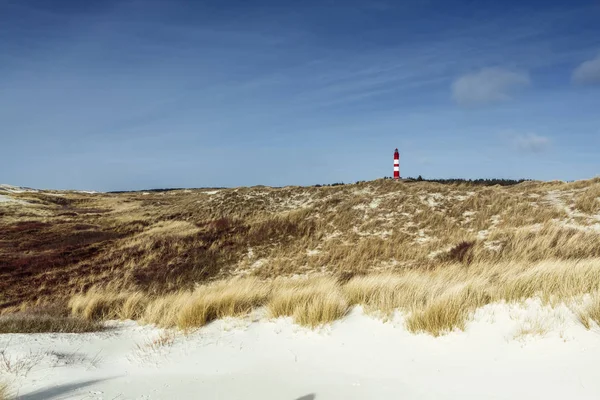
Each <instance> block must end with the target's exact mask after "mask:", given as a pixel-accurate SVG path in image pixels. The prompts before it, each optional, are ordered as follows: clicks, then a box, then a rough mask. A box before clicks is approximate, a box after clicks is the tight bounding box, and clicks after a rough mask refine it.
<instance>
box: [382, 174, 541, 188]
mask: <svg viewBox="0 0 600 400" xmlns="http://www.w3.org/2000/svg"><path fill="white" fill-rule="evenodd" d="M386 179H392V178H391V177H389V178H388V177H386ZM404 181H406V182H436V183H441V184H450V185H452V184H459V183H464V184H467V185H476V186H495V185H500V186H511V185H517V184H519V183H522V182H527V181H531V179H503V178H486V179H481V178H480V179H460V178H450V179H424V178H423V177H422V176H421V175H419V176H418V177H417V178H412V177H409V178H404Z"/></svg>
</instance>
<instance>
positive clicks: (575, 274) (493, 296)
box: [71, 259, 600, 336]
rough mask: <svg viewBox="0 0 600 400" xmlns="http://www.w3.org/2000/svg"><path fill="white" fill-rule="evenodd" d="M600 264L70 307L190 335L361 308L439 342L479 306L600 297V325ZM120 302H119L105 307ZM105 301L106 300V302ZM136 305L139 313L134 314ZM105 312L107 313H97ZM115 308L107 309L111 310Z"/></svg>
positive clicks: (477, 270) (235, 285)
mask: <svg viewBox="0 0 600 400" xmlns="http://www.w3.org/2000/svg"><path fill="white" fill-rule="evenodd" d="M598 282H600V259H589V260H581V261H541V262H538V263H536V264H532V265H527V264H526V265H524V264H520V263H498V264H494V265H489V264H473V265H470V266H469V267H468V268H465V267H464V265H462V264H451V265H447V266H446V267H444V268H437V269H433V270H429V271H415V270H407V271H404V272H396V273H393V274H391V273H381V274H371V275H366V276H355V277H351V278H350V279H347V280H340V279H338V278H336V277H334V276H327V275H321V276H308V277H305V278H278V279H272V280H260V279H258V278H256V277H246V278H235V279H231V280H222V281H217V282H214V283H211V284H207V285H201V286H199V287H197V288H196V289H195V290H192V291H180V292H178V293H172V294H168V295H164V296H163V295H158V296H147V297H144V296H143V295H142V294H141V293H139V292H133V293H111V292H110V291H106V292H104V293H102V292H101V291H100V290H99V289H94V290H90V291H89V292H87V293H84V294H79V295H77V296H75V297H74V300H73V301H71V307H72V312H73V315H74V316H76V317H81V318H85V319H92V320H96V319H97V318H98V317H99V316H101V317H103V318H124V316H126V317H127V318H134V319H138V320H140V321H143V322H146V323H154V324H157V325H159V326H163V327H178V328H180V329H183V330H189V329H194V328H198V327H201V326H204V325H206V324H208V323H210V322H211V321H214V320H216V319H219V318H223V317H236V316H244V315H247V314H248V313H250V312H252V311H253V310H256V309H258V308H261V307H264V308H266V310H267V311H268V315H269V316H270V317H273V318H277V317H292V318H293V320H294V322H296V323H298V324H300V325H304V326H308V327H317V326H319V325H322V324H327V323H330V322H333V321H335V320H337V319H340V318H343V317H344V316H345V315H346V314H347V313H348V311H349V310H350V308H351V307H352V306H354V305H361V306H363V307H364V309H365V310H366V312H368V313H374V314H376V315H379V316H383V317H384V318H385V317H386V316H390V315H391V314H392V313H393V312H394V311H396V310H399V311H402V312H404V313H405V314H406V316H407V317H406V327H407V329H408V330H409V331H411V332H426V333H429V334H432V335H434V336H439V335H442V334H444V333H447V332H449V331H452V330H455V329H459V330H463V329H465V327H466V324H467V322H468V321H469V319H470V318H471V316H472V315H473V313H474V312H475V310H477V309H478V308H479V307H482V306H484V305H486V304H489V303H492V302H500V301H506V302H518V301H522V300H525V299H528V298H535V297H539V298H541V299H542V300H543V301H545V302H548V303H552V304H556V303H560V302H564V303H570V302H572V301H574V299H577V298H580V297H582V296H583V295H585V294H587V293H595V294H594V295H593V296H592V298H593V301H592V303H591V304H590V305H589V306H588V307H587V308H586V310H585V319H584V317H583V315H584V314H582V316H581V319H582V323H584V322H583V321H584V320H585V321H588V320H592V321H596V322H598V320H600V301H598V298H599V296H598V295H597V291H596V292H594V291H595V290H597V286H598ZM106 298H109V299H110V298H113V299H114V301H109V300H106ZM99 299H101V300H99ZM131 304H135V305H136V307H137V308H136V307H133V308H134V309H135V312H131V311H125V308H127V309H128V310H130V309H131V308H132V307H131ZM98 305H101V307H100V309H101V311H96V310H95V309H94V307H98ZM107 307H108V308H107Z"/></svg>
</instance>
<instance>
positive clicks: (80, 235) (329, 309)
mask: <svg viewBox="0 0 600 400" xmlns="http://www.w3.org/2000/svg"><path fill="white" fill-rule="evenodd" d="M2 196H3V197H5V198H6V199H10V201H3V202H2V203H0V217H1V218H0V221H1V222H0V309H1V310H2V312H3V313H5V314H6V313H11V312H15V311H19V310H21V311H23V310H27V309H32V308H36V307H37V308H40V307H48V306H53V307H59V308H62V307H66V306H67V304H69V307H70V308H69V310H71V311H72V312H73V313H75V314H76V315H82V316H84V317H86V318H92V319H94V318H95V319H97V318H110V317H115V316H120V317H132V318H136V319H141V320H145V321H148V322H157V323H159V324H163V325H178V326H180V327H186V326H197V325H202V324H204V323H206V322H207V321H210V320H212V319H214V318H219V317H221V316H224V315H234V314H236V315H237V314H240V313H246V312H248V311H249V310H251V309H253V308H256V307H260V306H263V305H266V306H267V307H269V309H270V310H271V312H272V314H273V315H293V316H294V317H295V318H296V320H297V321H298V322H299V323H303V324H307V325H315V324H319V323H322V322H327V321H330V320H332V319H336V318H339V317H340V316H342V315H344V314H345V313H346V312H347V310H348V309H349V307H350V306H351V305H353V304H363V305H365V306H367V308H371V309H372V310H375V311H378V312H379V311H383V312H390V311H391V310H393V309H396V308H400V309H405V310H408V311H409V312H410V313H411V318H409V319H408V321H407V326H408V327H409V328H410V329H412V330H414V331H420V330H425V331H428V332H431V333H433V334H440V333H443V332H445V331H447V330H448V329H452V328H454V327H458V328H460V327H462V326H463V325H464V321H465V320H466V318H467V317H468V315H470V314H471V313H472V311H473V310H474V309H476V308H477V307H480V306H482V305H485V304H487V303H490V302H495V301H501V300H509V301H510V300H518V299H524V298H530V297H536V296H540V297H542V298H544V299H546V300H548V301H550V300H552V299H555V300H556V299H558V300H560V301H567V300H569V301H570V299H576V298H582V296H583V295H586V294H587V295H592V297H593V298H595V299H597V298H598V293H597V289H598V285H599V283H600V262H599V260H600V200H599V197H600V179H598V178H597V179H594V180H589V181H578V182H572V183H564V182H531V181H528V182H522V183H519V184H515V185H510V186H499V185H497V186H481V185H477V184H473V183H455V184H441V183H435V182H394V181H391V180H387V179H384V180H376V181H371V182H361V183H357V184H351V185H336V186H324V187H284V188H269V187H252V188H236V189H212V190H209V189H197V190H168V191H152V192H150V191H148V192H131V193H84V192H73V191H32V190H5V191H4V192H3V194H2ZM578 296H579V297H578ZM594 296H595V297H594ZM169 307H171V308H169ZM598 308H599V310H600V306H599V307H598ZM199 309H202V310H203V311H199ZM578 312H579V311H578ZM594 312H595V311H594V310H593V308H590V307H587V308H585V310H584V309H582V310H580V314H581V315H582V321H589V319H588V316H587V315H589V316H590V318H592V319H593V318H594V315H595V314H594ZM595 318H598V316H596V317H595ZM585 323H586V324H589V322H585Z"/></svg>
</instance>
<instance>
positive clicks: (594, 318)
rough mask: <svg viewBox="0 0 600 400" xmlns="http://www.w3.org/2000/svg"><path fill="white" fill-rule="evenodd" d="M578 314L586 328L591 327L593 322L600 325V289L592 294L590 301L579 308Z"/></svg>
mask: <svg viewBox="0 0 600 400" xmlns="http://www.w3.org/2000/svg"><path fill="white" fill-rule="evenodd" d="M578 316H579V320H580V321H581V323H582V324H583V326H585V328H586V329H591V327H592V323H595V324H596V325H597V326H598V325H600V291H595V292H594V293H592V294H591V299H590V302H589V303H588V304H587V305H586V306H585V307H583V308H582V309H581V310H579V313H578Z"/></svg>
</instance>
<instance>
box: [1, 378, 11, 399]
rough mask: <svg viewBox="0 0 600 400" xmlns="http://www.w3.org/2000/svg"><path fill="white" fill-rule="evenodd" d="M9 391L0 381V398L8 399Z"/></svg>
mask: <svg viewBox="0 0 600 400" xmlns="http://www.w3.org/2000/svg"><path fill="white" fill-rule="evenodd" d="M10 398H11V397H10V392H9V391H8V385H7V384H6V383H2V382H0V400H9V399H10Z"/></svg>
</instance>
